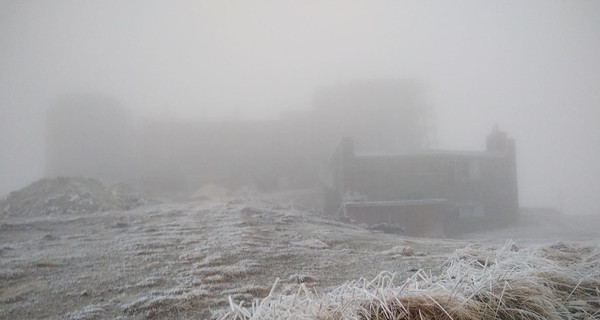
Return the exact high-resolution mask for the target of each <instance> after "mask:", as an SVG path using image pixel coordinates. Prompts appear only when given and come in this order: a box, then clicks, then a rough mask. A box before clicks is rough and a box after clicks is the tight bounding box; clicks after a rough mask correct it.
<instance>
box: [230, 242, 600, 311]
mask: <svg viewBox="0 0 600 320" xmlns="http://www.w3.org/2000/svg"><path fill="white" fill-rule="evenodd" d="M599 252H600V251H599V249H598V247H573V246H570V245H567V244H564V243H558V244H555V245H552V246H549V247H537V248H535V247H534V248H528V249H519V248H518V247H517V246H516V245H515V243H513V242H508V243H507V244H506V245H504V246H503V247H500V248H498V249H490V248H481V247H474V246H471V247H467V248H465V249H461V250H457V251H456V252H455V253H454V254H453V255H452V257H451V258H450V259H449V261H448V263H447V266H446V269H445V270H444V272H443V273H442V274H441V275H438V276H436V275H431V274H428V273H427V272H425V271H424V270H420V271H419V272H417V273H415V274H414V275H413V276H412V277H410V278H408V279H406V280H404V281H398V280H399V279H396V274H394V273H389V272H382V273H381V274H379V275H378V276H377V277H375V278H374V279H373V280H370V281H367V280H365V279H360V280H356V281H351V282H347V283H345V284H343V285H341V286H340V287H338V288H336V289H333V290H330V291H328V292H325V293H318V292H315V291H313V290H309V289H308V288H307V287H306V286H305V285H304V284H300V285H298V287H297V291H296V293H294V294H278V293H277V288H278V285H279V284H278V281H276V282H275V284H274V285H273V288H272V289H271V291H270V293H269V295H268V296H267V297H265V298H264V299H262V300H257V301H254V302H253V303H252V304H247V303H238V302H235V301H234V300H233V299H229V303H230V310H229V312H227V313H226V314H224V315H223V316H222V318H221V319H231V320H233V319H240V320H246V319H256V320H268V319H269V320H270V319H273V320H274V319H331V320H337V319H348V320H354V319H360V320H379V319H398V320H401V319H405V320H412V319H419V320H425V319H443V320H451V319H452V320H458V319H460V320H471V319H483V320H487V319H490V320H492V319H535V320H537V319H539V320H542V319H597V318H598V317H600V260H599Z"/></svg>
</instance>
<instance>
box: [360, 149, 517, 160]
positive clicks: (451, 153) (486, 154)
mask: <svg viewBox="0 0 600 320" xmlns="http://www.w3.org/2000/svg"><path fill="white" fill-rule="evenodd" d="M355 156H356V157H358V158H418V157H461V158H504V157H506V153H504V152H498V151H456V150H425V151H419V152H415V153H396V154H393V153H391V154H385V153H367V152H364V153H356V154H355Z"/></svg>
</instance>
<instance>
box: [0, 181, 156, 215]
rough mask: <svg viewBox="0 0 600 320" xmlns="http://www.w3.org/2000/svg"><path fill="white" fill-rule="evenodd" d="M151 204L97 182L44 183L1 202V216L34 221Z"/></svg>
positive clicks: (120, 189)
mask: <svg viewBox="0 0 600 320" xmlns="http://www.w3.org/2000/svg"><path fill="white" fill-rule="evenodd" d="M146 203H147V200H146V199H145V198H144V197H142V196H141V195H139V194H136V193H135V192H133V191H131V190H127V189H126V188H123V187H119V188H109V187H106V186H105V185H104V184H102V182H100V181H99V180H96V179H93V178H83V177H58V178H51V179H48V178H46V179H41V180H39V181H37V182H34V183H32V184H31V185H29V186H27V187H25V188H23V189H21V190H18V191H14V192H12V193H10V194H9V195H8V196H7V197H6V198H5V199H4V200H2V201H0V216H19V217H34V216H47V215H61V214H86V213H93V212H103V211H109V210H129V209H133V208H135V207H138V206H141V205H144V204H146Z"/></svg>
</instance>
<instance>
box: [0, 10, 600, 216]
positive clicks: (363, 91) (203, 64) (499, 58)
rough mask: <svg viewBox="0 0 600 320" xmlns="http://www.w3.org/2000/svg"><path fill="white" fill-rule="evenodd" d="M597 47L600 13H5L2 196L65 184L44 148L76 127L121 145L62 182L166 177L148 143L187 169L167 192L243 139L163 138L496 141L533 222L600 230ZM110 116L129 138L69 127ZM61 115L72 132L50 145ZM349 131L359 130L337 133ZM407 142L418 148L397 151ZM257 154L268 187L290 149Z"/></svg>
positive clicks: (102, 124)
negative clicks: (106, 171)
mask: <svg viewBox="0 0 600 320" xmlns="http://www.w3.org/2000/svg"><path fill="white" fill-rule="evenodd" d="M599 32H600V2H597V1H527V2H523V1H501V2H500V1H460V2H453V3H452V4H450V3H445V2H442V1H342V0H336V1H298V2H293V1H58V0H55V1H51V0H48V1H12V0H7V1H2V2H0V48H1V49H0V194H7V193H9V192H10V191H13V190H16V189H18V188H21V187H23V186H25V185H27V184H29V183H31V182H33V181H35V180H37V179H39V178H41V177H43V176H45V175H48V174H52V172H49V171H48V168H47V167H48V163H51V161H52V159H53V158H52V157H53V156H52V154H53V150H49V148H53V147H56V146H57V145H56V144H52V141H53V139H54V138H55V137H56V136H58V137H61V134H62V135H63V136H65V135H66V136H69V135H70V134H71V133H70V132H80V131H77V130H76V129H73V130H74V131H68V130H67V129H65V128H68V126H69V125H70V124H73V123H79V124H80V125H81V126H79V127H80V128H85V129H88V131H89V130H90V128H97V130H96V132H100V131H101V132H112V134H113V136H109V137H106V136H103V137H102V139H103V140H102V141H103V143H104V142H105V141H113V142H114V144H109V145H102V144H100V145H101V147H100V148H96V149H95V150H91V151H89V152H91V153H87V151H86V149H85V148H83V149H79V150H75V151H73V152H76V153H80V155H81V157H79V158H76V159H75V161H74V162H73V163H70V164H69V163H64V164H62V165H64V166H68V167H70V168H73V167H74V166H79V167H77V168H76V170H79V171H78V172H80V173H81V174H83V175H85V174H90V175H93V174H95V173H97V172H101V171H102V168H101V165H102V164H107V165H109V163H110V161H109V160H106V159H101V158H100V159H99V158H97V157H94V156H90V154H114V155H116V156H115V157H118V158H119V159H131V158H135V157H134V156H132V155H131V154H128V153H127V152H125V151H127V150H136V152H138V154H142V155H144V156H139V158H137V159H136V160H132V161H130V162H127V161H125V162H127V165H124V166H120V167H119V168H118V170H117V169H116V170H115V171H113V173H115V172H117V173H116V174H115V175H116V176H117V177H127V178H131V179H134V178H139V176H140V175H143V172H144V171H143V170H142V169H140V168H149V169H148V170H153V169H152V166H153V165H154V163H147V162H144V161H143V160H140V159H154V160H156V159H157V158H159V156H161V155H157V154H156V153H158V152H157V151H156V150H154V149H153V148H151V146H150V147H148V146H144V145H142V146H140V145H139V144H137V145H136V143H135V142H134V141H133V140H135V139H133V138H132V139H133V140H132V141H130V139H129V138H128V137H130V136H131V137H133V136H135V135H136V134H138V132H139V131H140V130H142V131H143V130H147V131H146V133H144V134H145V136H146V137H147V139H148V141H153V143H157V144H160V145H161V146H162V148H164V149H160V150H170V151H169V152H174V153H177V154H179V153H181V154H180V155H179V156H180V157H181V159H183V160H181V161H182V162H183V163H185V165H184V166H181V167H180V172H176V173H173V172H166V173H164V175H170V174H173V175H182V176H186V175H201V174H203V173H202V172H201V170H199V171H197V172H196V171H194V170H195V169H194V168H189V169H187V167H186V166H188V165H193V164H190V163H189V162H186V160H185V159H193V158H194V156H195V153H202V152H207V151H206V150H210V151H209V152H221V151H219V150H220V149H219V146H218V144H219V142H220V141H229V142H224V145H228V144H227V143H233V142H231V141H230V140H231V139H235V138H232V137H227V136H214V139H215V144H217V145H214V144H211V147H210V148H207V149H206V150H193V152H191V153H190V151H189V150H187V149H186V148H193V147H194V146H193V145H192V146H189V145H186V143H184V142H178V141H172V140H169V139H168V137H166V136H165V135H158V137H161V138H162V139H164V140H165V141H158V142H157V141H156V140H157V139H158V138H152V137H153V134H155V133H156V132H161V130H166V129H164V128H165V127H164V126H165V123H168V122H172V123H173V122H174V123H186V124H187V125H189V124H190V123H210V124H211V125H214V123H220V121H224V122H223V123H226V125H229V126H231V125H232V123H233V126H234V127H235V124H236V123H245V125H248V126H250V127H251V128H249V129H248V130H255V129H252V128H254V127H253V126H256V131H252V132H262V133H257V135H256V137H255V138H256V139H262V137H264V136H268V135H269V133H268V131H266V132H263V131H260V130H267V129H265V128H270V126H283V127H284V128H294V129H293V130H291V129H290V130H287V131H285V132H287V133H288V134H289V135H290V137H292V138H294V137H301V136H304V135H308V136H310V139H312V140H310V139H307V140H306V141H304V140H302V139H301V138H298V139H293V140H294V141H296V140H298V145H295V146H294V147H295V148H299V149H302V148H303V146H305V145H311V141H315V140H320V139H319V137H320V135H323V136H324V137H326V138H324V140H327V139H331V140H332V141H333V140H335V141H336V143H337V137H338V135H339V136H342V135H347V134H349V133H354V134H356V135H357V136H355V137H353V138H354V139H355V140H356V141H357V149H360V148H362V151H370V152H406V151H412V150H414V149H418V148H435V149H449V150H474V151H479V150H484V149H485V138H486V135H488V134H489V133H490V132H491V131H492V129H493V128H494V127H497V128H500V129H501V130H503V131H505V132H506V133H507V134H508V135H509V136H510V137H512V138H514V139H515V142H516V150H517V151H516V158H517V172H518V181H519V196H520V204H521V206H527V207H551V208H556V209H558V210H561V211H564V212H565V213H570V214H592V213H593V214H598V213H600V203H599V202H598V195H600V183H598V181H600V126H599V125H598V123H597V122H598V120H600V59H598V57H600V37H599ZM382 87H383V88H384V89H383V90H382V91H378V90H380V89H381V88H382ZM385 88H387V89H385ZM402 90H404V91H402ZM331 92H333V94H332V97H331V96H328V94H330V93H331ZM390 92H394V94H390ZM398 92H399V93H398ZM396 93H398V94H396ZM378 99H379V100H378ZM371 102H372V103H371ZM98 104H100V105H103V106H108V107H109V108H112V109H111V110H113V111H114V114H118V118H119V119H121V120H122V121H116V122H114V121H111V119H115V118H114V117H113V118H111V117H108V118H103V116H102V115H98V114H94V113H93V112H92V113H91V116H89V115H90V114H88V117H87V118H81V119H82V120H81V121H79V120H78V119H79V118H78V117H79V116H81V114H79V113H78V112H77V111H73V109H71V111H69V108H73V107H74V106H78V105H87V106H92V107H93V106H96V105H98ZM61 108H62V110H63V111H62V112H63V114H72V115H73V117H72V118H71V120H73V121H67V124H63V125H59V126H58V129H57V128H54V129H52V126H51V125H49V123H51V124H54V125H56V124H57V123H59V124H60V121H58V122H57V121H54V122H52V121H50V119H52V116H53V114H54V115H56V113H53V112H52V110H55V111H56V110H59V109H61ZM353 108H355V109H356V110H361V111H356V112H355V111H353V110H355V109H353ZM325 109H326V110H327V112H321V111H322V110H325ZM319 110H321V111H319ZM113 111H111V112H113ZM353 112H355V113H353ZM361 112H362V113H361ZM353 114H356V116H352V115H353ZM336 115H339V117H340V118H339V119H345V120H344V123H346V124H350V125H349V128H341V129H339V130H338V131H336V130H337V129H335V128H337V126H338V123H337V122H336V119H338V118H336ZM104 116H106V114H104ZM90 119H91V120H90ZM290 119H291V120H290ZM299 119H300V120H302V121H304V122H302V121H300V120H299ZM248 120H253V121H252V122H250V121H248ZM275 121H284V122H275ZM285 121H292V122H293V121H296V122H293V123H294V124H293V125H289V123H288V122H285ZM298 121H300V122H298ZM382 121H386V122H385V125H382V123H383V122H382ZM249 123H251V124H249ZM396 125H397V126H398V128H399V129H398V130H399V131H397V132H396V131H393V130H392V131H390V130H387V129H388V128H393V127H394V126H396ZM174 127H178V128H180V130H182V132H180V133H179V134H183V135H185V130H187V129H186V125H181V126H179V125H174ZM342 127H343V126H342ZM144 128H146V129H144ZM148 128H152V129H148ZM330 128H334V129H331V130H333V131H332V132H333V133H332V132H330V131H329V129H330ZM378 128H379V129H378ZM238 129H239V128H238ZM61 130H67V131H64V132H63V131H61ZM219 130H220V129H219ZM232 130H233V131H235V130H237V129H232ZM273 130H278V129H273ZM398 132H401V133H402V136H403V137H412V138H410V139H408V138H407V140H406V141H404V140H402V139H400V140H393V139H391V138H390V137H392V136H394V134H397V133H398ZM206 134H208V135H209V134H210V133H205V135H206ZM330 137H332V138H330ZM96 138H97V136H88V137H86V136H80V137H78V139H81V141H83V142H82V143H81V145H85V143H86V142H88V141H93V140H94V139H96ZM288 138H289V137H288ZM107 139H108V140H107ZM219 139H222V140H219ZM228 139H229V140H228ZM247 139H248V141H249V142H248V144H246V145H247V147H248V148H255V149H256V150H262V149H264V150H269V152H272V154H271V153H268V154H267V156H268V157H266V160H265V159H262V158H260V157H259V158H257V159H254V161H257V162H261V161H262V162H263V164H264V167H262V166H258V167H257V168H258V169H257V170H269V169H270V168H276V167H277V166H278V165H279V163H278V162H276V161H273V163H270V162H268V161H270V160H269V159H278V158H277V157H281V158H282V159H284V158H285V157H286V156H288V154H284V153H285V150H287V149H285V148H286V143H285V141H288V140H285V139H284V138H282V140H277V141H275V142H273V143H275V146H281V148H283V149H277V148H275V149H273V148H272V145H269V144H262V143H259V142H257V141H254V140H253V139H254V138H253V136H248V137H247ZM417 140H418V141H417ZM332 143H333V142H332ZM361 143H362V145H361ZM115 145H117V147H115ZM229 145H232V144H229ZM233 145H234V144H233ZM144 148H148V149H151V150H149V151H148V150H145V149H144ZM261 148H262V149H261ZM323 148H325V147H323ZM92 149H94V148H92ZM153 150H154V151H153ZM160 150H159V151H160ZM279 150H281V152H280V153H282V154H279V153H278V151H279ZM294 150H296V149H294ZM104 151H106V153H103V152H104ZM296 151H297V150H296ZM331 151H333V150H331ZM359 151H360V150H359ZM64 152H67V153H68V152H69V151H64ZM144 152H146V153H144ZM315 152H316V151H315ZM323 152H325V151H323ZM327 152H329V151H327ZM271 155H272V156H271ZM302 155H303V156H306V157H307V158H310V155H308V156H307V155H306V154H304V153H302ZM162 156H164V155H162ZM230 156H231V157H232V158H235V157H236V156H239V155H236V152H232V153H231V154H230ZM289 156H297V155H295V154H293V153H290V154H289ZM186 157H187V158H186ZM167 158H169V157H168V156H166V157H165V159H167ZM164 161H169V160H168V159H167V160H164ZM156 163H157V166H158V165H160V164H161V163H162V162H160V159H158V160H156ZM249 163H252V160H249ZM99 165H100V168H98V166H99ZM144 170H145V169H144ZM207 170H208V169H207ZM232 170H240V171H243V170H244V168H232ZM281 170H285V168H282V169H281ZM192 171H193V172H192ZM211 178H213V177H211ZM215 179H217V178H215ZM298 181H299V182H298V183H299V184H302V181H300V180H298ZM264 184H265V186H268V185H269V181H266V182H264ZM285 184H286V185H289V186H290V187H293V186H294V185H293V181H292V182H289V181H286V183H285Z"/></svg>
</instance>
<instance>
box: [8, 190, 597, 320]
mask: <svg viewBox="0 0 600 320" xmlns="http://www.w3.org/2000/svg"><path fill="white" fill-rule="evenodd" d="M589 221H591V220H589ZM566 222H569V223H566ZM581 225H583V226H584V228H579V229H577V227H578V226H581ZM598 226H599V224H598V222H597V221H593V223H591V222H587V223H581V222H579V223H578V222H577V221H576V219H571V218H570V219H563V218H562V217H553V218H552V219H548V218H547V217H539V216H527V217H526V218H524V219H523V221H522V222H521V224H520V225H519V226H516V227H513V228H510V229H505V230H499V231H495V232H487V233H480V234H472V235H470V236H464V237H463V238H462V239H426V238H408V237H403V236H399V235H391V234H384V233H380V232H373V231H369V230H366V229H364V228H360V227H358V226H354V225H350V224H345V223H341V222H337V221H333V220H330V219H326V218H323V217H320V216H318V215H317V214H316V213H311V212H308V211H302V210H299V209H297V208H295V207H293V206H291V205H289V204H285V205H280V204H277V203H274V202H267V201H259V200H247V199H246V200H219V201H199V202H179V203H168V204H148V205H145V206H142V207H138V208H134V209H130V210H110V211H104V212H102V211H98V212H87V213H86V214H84V215H73V214H69V215H60V214H51V215H27V216H15V215H3V216H0V319H106V318H112V319H168V318H173V319H188V318H189V319H211V318H216V317H218V315H220V314H222V312H223V310H225V309H226V308H227V307H228V306H229V299H230V298H231V299H232V300H233V301H236V302H240V301H246V302H250V301H252V300H253V299H255V298H260V297H264V296H266V295H267V294H268V293H269V290H270V288H271V285H272V284H273V282H274V281H275V279H276V278H279V279H280V282H279V283H280V285H279V288H280V290H282V291H285V290H295V288H296V287H297V286H296V285H297V284H298V283H305V284H306V285H307V286H308V287H309V288H311V290H327V289H328V288H332V287H337V286H339V285H340V284H342V283H344V282H345V281H349V280H353V279H357V278H359V277H366V278H372V277H375V276H376V275H377V274H379V273H380V272H381V271H384V270H385V271H391V272H396V274H397V275H396V276H397V277H399V278H406V277H409V276H411V275H413V274H414V273H415V272H417V271H418V270H420V269H423V270H424V271H425V272H428V273H432V274H435V273H437V272H440V270H441V268H442V267H443V265H444V262H445V261H446V259H447V257H448V256H449V255H450V254H451V253H452V252H454V250H455V249H459V248H464V247H466V246H468V245H480V244H485V245H491V246H493V245H502V244H503V243H504V242H505V241H506V239H507V238H512V239H514V240H515V241H516V242H517V243H522V244H523V245H527V244H531V243H534V242H554V241H558V240H563V241H564V240H565V239H567V240H569V239H570V240H572V241H578V242H588V243H596V242H597V239H598V238H599V236H600V235H599V231H598V230H600V229H599V228H598ZM534 230H535V233H534V232H533V231H534Z"/></svg>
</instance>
